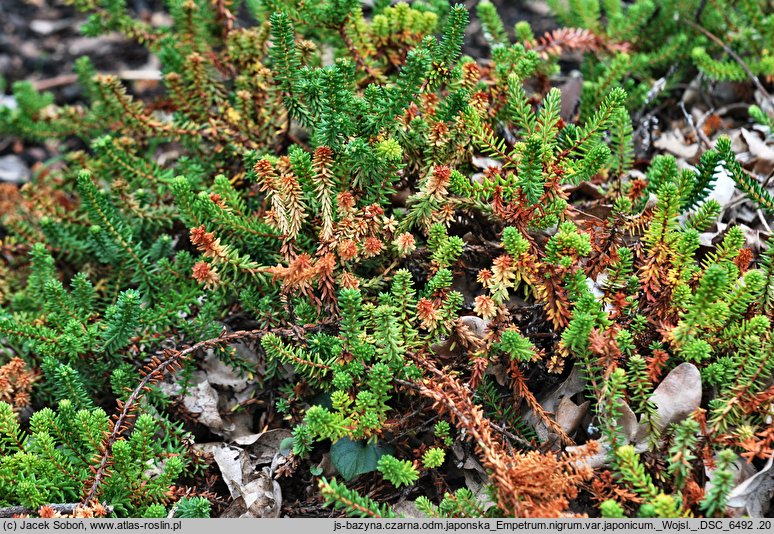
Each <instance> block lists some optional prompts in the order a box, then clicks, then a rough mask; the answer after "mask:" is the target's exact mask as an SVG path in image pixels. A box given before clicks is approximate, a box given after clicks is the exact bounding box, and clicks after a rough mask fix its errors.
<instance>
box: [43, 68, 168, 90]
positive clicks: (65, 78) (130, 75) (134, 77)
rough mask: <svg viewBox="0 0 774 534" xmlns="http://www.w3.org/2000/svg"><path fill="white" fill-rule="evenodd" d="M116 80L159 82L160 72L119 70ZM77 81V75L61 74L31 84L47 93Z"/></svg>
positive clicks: (153, 70)
mask: <svg viewBox="0 0 774 534" xmlns="http://www.w3.org/2000/svg"><path fill="white" fill-rule="evenodd" d="M114 76H115V77H116V78H119V79H121V80H126V81H159V80H161V72H159V71H158V70H155V69H151V70H148V69H146V70H134V69H126V70H120V71H118V72H117V73H116V74H114ZM77 81H78V75H77V74H62V75H61V76H54V77H53V78H46V79H44V80H37V81H35V82H32V85H33V87H35V90H37V91H48V90H49V89H55V88H57V87H61V86H63V85H72V84H74V83H76V82H77Z"/></svg>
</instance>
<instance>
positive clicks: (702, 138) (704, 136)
mask: <svg viewBox="0 0 774 534" xmlns="http://www.w3.org/2000/svg"><path fill="white" fill-rule="evenodd" d="M680 109H681V110H682V111H683V116H684V117H685V120H686V121H688V126H690V127H691V129H692V130H693V134H694V135H695V136H696V139H698V140H699V142H700V143H704V144H705V145H706V146H707V148H712V141H710V140H709V138H708V137H707V134H705V133H704V132H703V131H702V130H700V129H699V128H697V127H696V125H695V124H694V123H693V117H691V114H690V113H688V111H687V110H686V109H685V101H683V100H680Z"/></svg>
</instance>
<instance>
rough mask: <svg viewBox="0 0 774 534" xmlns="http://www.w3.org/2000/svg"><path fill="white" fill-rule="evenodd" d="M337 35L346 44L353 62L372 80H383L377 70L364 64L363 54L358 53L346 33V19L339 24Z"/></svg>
mask: <svg viewBox="0 0 774 534" xmlns="http://www.w3.org/2000/svg"><path fill="white" fill-rule="evenodd" d="M339 35H340V36H341V39H342V40H343V41H344V44H345V45H346V47H347V50H349V53H350V54H352V57H354V58H355V63H357V66H358V67H360V68H361V69H363V70H364V71H365V72H366V73H367V74H368V75H369V76H370V77H371V78H373V79H374V80H376V81H384V76H382V74H381V73H380V72H379V71H376V70H374V69H372V68H371V67H369V66H368V64H366V62H365V60H364V59H363V56H361V55H360V52H359V51H358V49H357V47H356V46H355V43H353V42H352V38H350V36H349V35H348V34H347V26H346V21H345V22H344V23H343V24H342V25H341V26H339Z"/></svg>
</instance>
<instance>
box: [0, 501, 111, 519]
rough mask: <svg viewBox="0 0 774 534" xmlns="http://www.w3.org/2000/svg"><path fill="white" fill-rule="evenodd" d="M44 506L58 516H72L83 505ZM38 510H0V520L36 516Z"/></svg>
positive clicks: (107, 508)
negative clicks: (20, 516) (57, 513)
mask: <svg viewBox="0 0 774 534" xmlns="http://www.w3.org/2000/svg"><path fill="white" fill-rule="evenodd" d="M44 506H48V507H49V508H51V509H53V510H54V511H55V512H59V513H60V514H65V515H72V514H73V513H74V512H75V509H76V508H78V507H79V506H83V505H82V504H81V503H79V502H68V503H62V504H46V505H44ZM38 510H40V508H38ZM38 510H30V509H29V508H25V507H24V506H9V507H8V508H0V518H7V517H14V516H19V515H29V514H37V513H38ZM105 511H106V512H107V513H112V512H113V507H112V506H105Z"/></svg>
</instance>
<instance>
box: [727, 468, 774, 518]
mask: <svg viewBox="0 0 774 534" xmlns="http://www.w3.org/2000/svg"><path fill="white" fill-rule="evenodd" d="M772 466H774V455H772V456H769V461H768V462H766V465H765V466H763V469H761V470H760V471H759V472H758V473H756V474H755V475H753V476H751V477H750V478H747V479H746V480H744V481H742V482H741V483H740V484H739V485H738V486H736V487H735V488H734V489H732V490H731V493H729V494H728V500H727V501H726V511H727V513H728V515H729V516H731V517H741V516H748V517H764V514H766V513H768V511H769V509H770V507H771V500H772V498H774V469H772Z"/></svg>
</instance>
